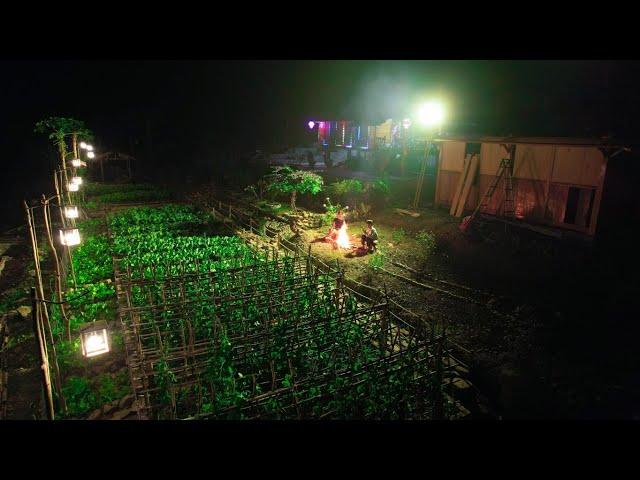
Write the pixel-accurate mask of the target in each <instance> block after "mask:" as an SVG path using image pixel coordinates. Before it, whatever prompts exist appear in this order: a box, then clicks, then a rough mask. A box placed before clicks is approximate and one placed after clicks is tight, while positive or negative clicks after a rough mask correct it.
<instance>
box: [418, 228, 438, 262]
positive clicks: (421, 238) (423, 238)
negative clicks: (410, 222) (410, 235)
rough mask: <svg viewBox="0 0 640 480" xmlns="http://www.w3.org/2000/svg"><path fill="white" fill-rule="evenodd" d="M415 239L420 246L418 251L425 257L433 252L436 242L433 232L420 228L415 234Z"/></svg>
mask: <svg viewBox="0 0 640 480" xmlns="http://www.w3.org/2000/svg"><path fill="white" fill-rule="evenodd" d="M416 241H417V242H418V246H419V247H420V253H421V254H422V255H424V256H425V257H427V256H429V255H431V254H432V253H433V252H435V250H436V247H437V243H436V236H435V234H434V233H432V232H429V231H427V230H421V231H419V232H418V233H417V234H416Z"/></svg>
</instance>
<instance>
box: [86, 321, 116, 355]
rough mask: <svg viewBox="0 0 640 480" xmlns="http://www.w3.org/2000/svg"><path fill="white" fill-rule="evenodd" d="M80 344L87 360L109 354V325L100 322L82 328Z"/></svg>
mask: <svg viewBox="0 0 640 480" xmlns="http://www.w3.org/2000/svg"><path fill="white" fill-rule="evenodd" d="M80 344H81V346H82V355H83V356H84V357H85V358H91V357H95V356H97V355H102V354H103V353H108V352H109V350H110V348H109V335H108V329H107V323H106V322H105V321H98V322H93V323H89V324H87V325H86V326H84V327H82V328H81V330H80Z"/></svg>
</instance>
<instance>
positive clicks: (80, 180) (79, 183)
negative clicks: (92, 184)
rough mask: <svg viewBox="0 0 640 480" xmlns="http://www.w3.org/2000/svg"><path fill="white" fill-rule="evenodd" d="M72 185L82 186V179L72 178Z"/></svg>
mask: <svg viewBox="0 0 640 480" xmlns="http://www.w3.org/2000/svg"><path fill="white" fill-rule="evenodd" d="M71 183H75V184H76V185H82V177H71Z"/></svg>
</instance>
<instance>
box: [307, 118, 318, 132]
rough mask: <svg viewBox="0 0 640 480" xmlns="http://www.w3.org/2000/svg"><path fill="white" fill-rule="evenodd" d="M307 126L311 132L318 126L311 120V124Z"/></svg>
mask: <svg viewBox="0 0 640 480" xmlns="http://www.w3.org/2000/svg"><path fill="white" fill-rule="evenodd" d="M307 125H309V130H313V127H315V126H316V122H314V121H313V120H309V123H307Z"/></svg>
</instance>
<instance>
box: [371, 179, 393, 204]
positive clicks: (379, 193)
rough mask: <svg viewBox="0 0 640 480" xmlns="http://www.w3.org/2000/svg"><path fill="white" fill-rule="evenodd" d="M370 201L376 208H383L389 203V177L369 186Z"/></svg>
mask: <svg viewBox="0 0 640 480" xmlns="http://www.w3.org/2000/svg"><path fill="white" fill-rule="evenodd" d="M368 192H369V200H370V202H371V204H372V205H373V206H374V207H375V208H383V207H384V206H385V205H386V204H387V202H388V201H389V196H390V194H391V186H390V182H389V179H388V177H387V176H386V175H385V176H383V177H382V178H379V179H377V180H375V181H374V182H372V183H370V184H369V185H368Z"/></svg>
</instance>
